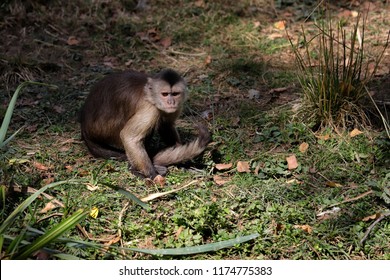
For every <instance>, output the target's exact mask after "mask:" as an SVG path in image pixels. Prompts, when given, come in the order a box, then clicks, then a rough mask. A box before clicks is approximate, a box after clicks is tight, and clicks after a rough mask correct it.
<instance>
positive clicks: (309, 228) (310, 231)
mask: <svg viewBox="0 0 390 280" xmlns="http://www.w3.org/2000/svg"><path fill="white" fill-rule="evenodd" d="M294 228H298V229H301V230H303V231H306V232H307V233H309V234H311V233H312V232H313V228H312V227H311V226H309V225H294Z"/></svg>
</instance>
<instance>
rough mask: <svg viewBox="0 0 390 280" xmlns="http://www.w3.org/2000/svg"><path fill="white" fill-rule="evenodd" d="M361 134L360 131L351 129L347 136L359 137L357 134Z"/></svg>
mask: <svg viewBox="0 0 390 280" xmlns="http://www.w3.org/2000/svg"><path fill="white" fill-rule="evenodd" d="M362 133H363V132H362V131H360V130H359V129H357V128H355V129H353V130H352V131H351V132H350V133H349V136H351V137H355V136H357V135H359V134H362Z"/></svg>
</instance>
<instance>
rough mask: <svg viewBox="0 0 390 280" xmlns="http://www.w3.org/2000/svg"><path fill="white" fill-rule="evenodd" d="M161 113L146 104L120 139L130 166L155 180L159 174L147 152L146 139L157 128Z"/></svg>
mask: <svg viewBox="0 0 390 280" xmlns="http://www.w3.org/2000/svg"><path fill="white" fill-rule="evenodd" d="M158 117H159V112H158V110H157V109H156V107H154V106H153V105H152V104H150V103H148V102H145V103H144V104H142V105H141V106H139V110H138V111H137V113H136V114H135V115H134V116H133V117H131V118H130V119H129V120H128V121H127V123H126V124H125V126H124V128H123V129H122V130H121V132H120V138H121V141H122V144H123V147H124V149H125V151H126V156H127V159H128V160H129V162H130V165H131V167H132V168H133V169H135V170H136V171H139V172H140V173H142V174H143V175H144V176H145V177H149V178H154V177H155V176H156V175H157V172H156V170H155V168H154V166H153V163H152V161H151V160H150V158H149V156H148V153H147V152H146V150H145V146H144V140H145V137H146V136H147V135H148V134H149V133H150V132H151V130H152V129H153V128H154V127H155V125H156V123H157V121H158Z"/></svg>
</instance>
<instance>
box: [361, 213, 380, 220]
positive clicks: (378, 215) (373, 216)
mask: <svg viewBox="0 0 390 280" xmlns="http://www.w3.org/2000/svg"><path fill="white" fill-rule="evenodd" d="M380 216H381V213H375V214H374V215H371V216H367V217H365V218H363V219H362V221H363V222H367V221H369V220H376V219H378V218H379V217H380Z"/></svg>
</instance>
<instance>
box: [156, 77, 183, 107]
mask: <svg viewBox="0 0 390 280" xmlns="http://www.w3.org/2000/svg"><path fill="white" fill-rule="evenodd" d="M151 90H152V92H153V99H154V104H155V105H156V107H157V108H158V109H159V110H161V111H163V112H166V113H174V112H176V111H178V110H180V109H181V107H182V104H183V102H184V100H185V95H186V86H185V83H184V82H182V81H180V82H178V83H176V84H174V85H173V86H171V85H170V84H169V83H167V82H165V81H161V80H154V81H153V83H152V88H151Z"/></svg>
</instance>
